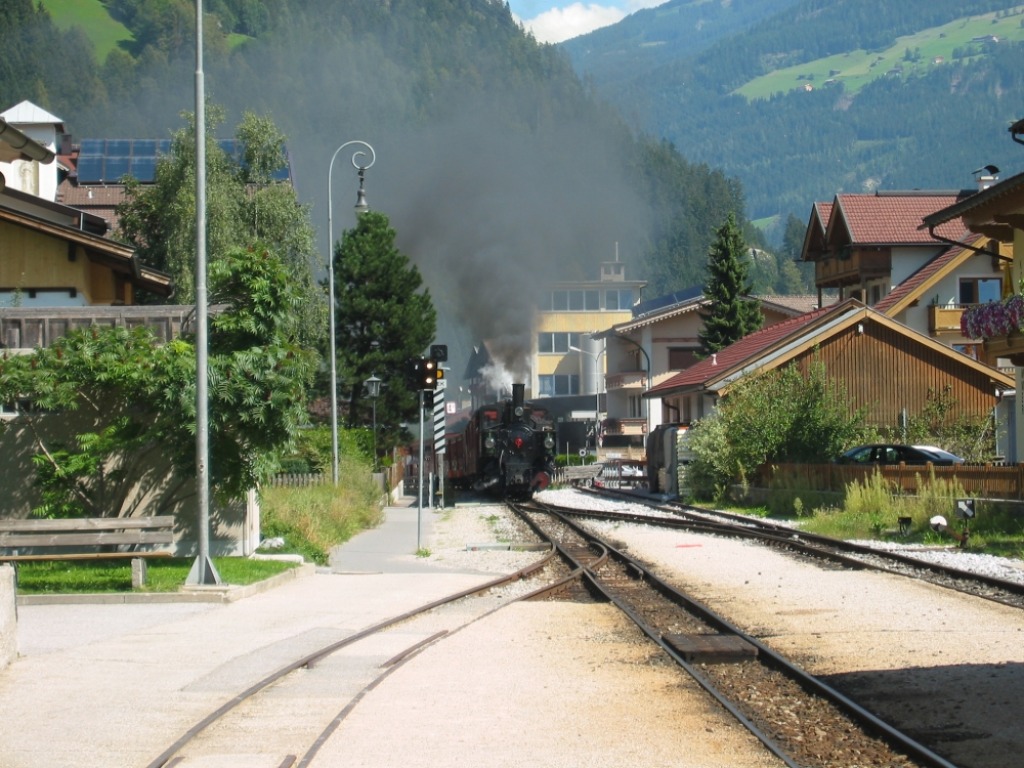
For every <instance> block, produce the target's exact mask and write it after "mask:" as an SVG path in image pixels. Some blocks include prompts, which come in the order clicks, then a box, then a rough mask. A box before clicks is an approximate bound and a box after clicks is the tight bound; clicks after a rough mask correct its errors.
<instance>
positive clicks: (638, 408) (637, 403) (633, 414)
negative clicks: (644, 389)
mask: <svg viewBox="0 0 1024 768" xmlns="http://www.w3.org/2000/svg"><path fill="white" fill-rule="evenodd" d="M643 402H644V401H643V398H642V397H640V396H638V395H630V396H629V418H631V419H640V418H643V415H644V406H643Z"/></svg>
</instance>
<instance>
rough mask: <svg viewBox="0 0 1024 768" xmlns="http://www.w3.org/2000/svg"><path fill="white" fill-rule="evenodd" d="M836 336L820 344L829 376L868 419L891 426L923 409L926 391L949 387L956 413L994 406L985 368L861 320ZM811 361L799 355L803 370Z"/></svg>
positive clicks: (983, 413) (976, 412)
mask: <svg viewBox="0 0 1024 768" xmlns="http://www.w3.org/2000/svg"><path fill="white" fill-rule="evenodd" d="M859 326H860V327H862V328H863V333H859V332H858V324H854V325H853V326H851V327H850V328H848V329H847V330H846V331H845V332H843V333H840V334H836V335H835V336H833V337H832V338H830V339H829V340H828V341H826V342H824V343H823V344H822V345H821V346H820V347H819V348H818V354H819V356H820V359H821V361H822V362H824V364H825V365H826V367H827V370H828V372H829V378H831V379H833V380H839V381H842V382H844V383H845V387H846V392H847V395H848V403H849V404H850V411H851V412H854V411H856V410H857V409H858V408H862V407H863V408H864V409H865V419H866V421H867V422H868V423H870V424H873V425H876V426H879V427H895V426H897V425H899V423H900V413H901V411H902V410H903V409H906V411H907V414H908V415H911V416H912V415H915V414H918V413H920V412H921V411H922V409H923V408H924V407H925V406H926V405H927V403H928V395H929V391H933V392H936V393H941V392H942V391H943V389H944V388H945V387H946V386H947V385H948V386H949V387H950V388H951V390H950V397H952V398H953V399H955V400H956V404H957V411H958V412H959V413H962V414H965V415H969V416H972V417H980V416H986V415H988V414H989V413H990V412H991V410H992V408H993V407H994V406H995V404H996V402H995V386H994V384H993V383H992V380H991V379H990V378H989V377H988V376H987V375H985V374H984V373H983V372H980V371H974V370H972V369H971V368H968V367H967V366H958V365H955V364H953V362H952V361H951V360H950V359H949V357H948V355H945V354H942V353H941V352H939V351H937V350H933V349H931V348H929V347H927V346H925V345H924V344H920V343H915V342H913V341H911V340H910V339H908V338H907V337H906V336H903V335H901V334H898V333H896V332H895V331H893V330H892V329H890V328H888V327H887V326H884V325H881V324H879V323H874V322H871V321H870V320H865V321H864V322H862V323H860V324H859ZM814 359H815V356H814V355H803V356H802V357H801V358H800V365H801V367H802V368H804V369H805V370H806V368H807V366H808V365H809V364H810V363H811V361H812V360H814Z"/></svg>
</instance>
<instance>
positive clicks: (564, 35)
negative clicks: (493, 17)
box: [520, 3, 626, 43]
mask: <svg viewBox="0 0 1024 768" xmlns="http://www.w3.org/2000/svg"><path fill="white" fill-rule="evenodd" d="M625 17H626V11H624V10H623V9H622V8H615V7H613V6H608V5H588V4H584V3H573V4H572V5H567V6H565V7H564V8H552V9H550V10H548V11H545V12H544V13H542V14H540V15H538V16H536V17H534V18H532V19H525V20H522V19H521V20H520V21H521V22H522V25H523V27H524V28H525V29H526V30H527V31H529V32H532V33H533V36H534V37H535V38H536V39H537V42H540V43H560V42H562V41H563V40H568V39H569V38H571V37H578V36H579V35H585V34H587V33H588V32H593V31H594V30H595V29H600V28H601V27H607V26H609V25H610V24H615V23H616V22H618V21H621V20H622V19H624V18H625Z"/></svg>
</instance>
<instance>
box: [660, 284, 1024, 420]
mask: <svg viewBox="0 0 1024 768" xmlns="http://www.w3.org/2000/svg"><path fill="white" fill-rule="evenodd" d="M814 360H819V361H821V363H823V364H824V365H825V368H826V371H827V372H828V376H829V377H830V378H831V379H832V380H834V381H836V382H838V383H840V384H842V386H843V387H844V388H845V390H846V393H847V396H848V397H849V406H850V409H851V411H853V410H857V409H860V408H863V409H864V410H865V418H866V421H867V423H869V424H871V425H873V426H875V427H878V428H879V429H883V430H890V431H895V430H896V429H898V427H899V425H900V423H901V419H902V418H903V416H904V415H905V414H915V413H918V412H920V411H921V410H922V409H923V407H924V406H925V405H926V404H927V402H928V396H929V392H931V391H936V392H938V391H942V390H943V389H944V388H945V387H947V386H949V387H950V388H951V391H950V395H951V396H952V397H953V398H955V399H956V401H957V404H958V408H959V409H960V410H961V411H962V412H963V413H965V414H968V415H970V416H975V417H982V416H988V415H990V414H991V412H992V409H993V408H994V407H995V405H996V402H997V390H1006V389H1009V388H1010V387H1011V386H1012V385H1013V378H1012V377H1011V376H1010V375H1009V374H1006V373H1003V372H1001V371H999V370H997V369H995V368H992V367H991V366H988V365H986V364H985V363H982V362H979V361H977V360H974V359H973V358H971V357H968V356H967V355H964V354H961V353H959V352H957V351H955V350H953V349H952V348H951V347H950V346H948V345H946V344H943V343H941V342H939V341H937V340H936V339H934V338H931V337H930V336H928V335H926V334H923V333H920V332H918V331H915V330H913V329H911V328H909V327H907V326H906V325H904V324H903V323H900V322H897V321H896V320H893V319H892V318H890V317H887V316H886V315H884V314H882V313H881V312H878V311H876V310H874V309H872V308H870V307H866V306H864V305H863V304H862V303H861V302H860V301H858V300H856V299H850V298H848V299H845V300H844V301H842V302H840V303H839V304H835V305H832V306H829V307H825V308H822V309H818V310H814V311H812V312H807V313H805V314H802V315H800V316H798V317H794V318H791V319H789V320H785V321H783V322H779V323H776V324H774V325H771V326H768V327H767V328H763V329H761V330H760V331H757V332H756V333H752V334H750V335H749V336H746V337H745V338H743V339H740V340H739V341H737V342H736V343H735V344H732V345H730V346H729V347H726V348H725V349H723V350H722V351H720V352H718V353H717V354H715V355H712V356H711V357H709V358H705V359H704V360H701V361H700V362H699V363H697V364H695V365H693V366H691V367H689V368H687V369H686V370H684V371H680V372H679V373H677V374H675V375H674V376H672V377H670V378H668V379H666V380H665V381H663V382H661V383H660V384H657V385H656V386H654V387H652V388H651V390H650V391H649V392H647V393H646V394H645V397H647V398H649V399H654V398H660V399H661V401H662V403H663V409H664V410H665V411H667V412H669V413H673V414H674V413H678V414H680V415H681V416H682V415H685V414H691V415H692V418H693V420H696V419H697V418H700V417H701V416H705V415H708V414H710V413H711V412H712V411H713V410H714V408H715V406H716V404H717V402H718V400H719V398H721V397H725V396H727V395H728V392H729V389H730V388H731V387H732V386H733V385H735V384H736V383H737V382H738V381H740V380H741V379H743V378H744V377H747V376H750V375H755V374H759V373H764V372H767V371H772V370H775V369H778V368H780V367H782V366H785V365H788V364H791V363H793V364H796V365H798V366H801V367H803V368H807V366H809V365H810V364H811V362H812V361H814ZM676 421H677V423H679V424H680V425H681V428H682V429H685V428H686V427H688V426H689V425H690V423H691V422H690V419H686V418H680V419H677V420H676Z"/></svg>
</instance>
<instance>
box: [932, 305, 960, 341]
mask: <svg viewBox="0 0 1024 768" xmlns="http://www.w3.org/2000/svg"><path fill="white" fill-rule="evenodd" d="M964 309H965V308H964V307H962V306H960V305H955V306H948V305H940V304H931V305H929V307H928V332H929V333H931V334H932V335H933V336H935V335H937V334H940V333H942V334H947V333H956V334H959V333H960V318H961V317H963V314H964Z"/></svg>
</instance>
